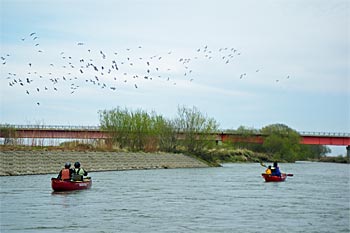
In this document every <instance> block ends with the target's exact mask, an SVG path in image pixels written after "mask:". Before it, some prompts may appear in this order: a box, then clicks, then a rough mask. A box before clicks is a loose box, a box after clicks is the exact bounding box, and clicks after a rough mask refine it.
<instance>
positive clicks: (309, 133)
mask: <svg viewBox="0 0 350 233" xmlns="http://www.w3.org/2000/svg"><path fill="white" fill-rule="evenodd" d="M1 128H13V129H35V130H40V129H43V130H79V131H80V130H81V131H83V130H100V126H93V125H40V124H39V125H12V124H0V129H1ZM223 133H226V132H225V131H223ZM298 133H299V134H300V135H301V136H324V137H327V136H332V137H350V133H342V132H312V131H299V132H298ZM218 134H219V133H218ZM227 134H235V132H234V131H232V132H227ZM237 134H239V133H237ZM258 134H259V133H258Z"/></svg>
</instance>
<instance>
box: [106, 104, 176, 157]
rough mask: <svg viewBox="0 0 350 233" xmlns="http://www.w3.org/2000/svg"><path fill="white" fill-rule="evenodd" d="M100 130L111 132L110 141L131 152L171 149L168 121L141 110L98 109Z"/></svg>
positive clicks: (169, 123)
mask: <svg viewBox="0 0 350 233" xmlns="http://www.w3.org/2000/svg"><path fill="white" fill-rule="evenodd" d="M99 114H100V125H101V129H103V130H106V131H108V132H110V133H111V135H112V143H113V144H115V145H117V146H119V147H120V148H128V149H130V150H132V151H141V150H143V151H156V150H158V149H161V150H170V149H171V148H174V147H175V146H174V143H175V141H174V138H175V137H174V129H173V127H172V125H171V122H170V121H168V120H166V119H165V118H163V117H162V116H159V115H157V114H156V113H155V112H152V113H148V112H146V111H143V110H140V109H138V110H136V111H129V110H127V109H126V108H125V109H121V108H120V107H118V108H115V109H112V110H109V111H107V110H104V111H100V112H99Z"/></svg>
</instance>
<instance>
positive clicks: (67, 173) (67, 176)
mask: <svg viewBox="0 0 350 233" xmlns="http://www.w3.org/2000/svg"><path fill="white" fill-rule="evenodd" d="M70 166H71V164H70V162H66V163H65V164H64V168H63V169H62V170H61V171H60V173H59V174H58V176H57V179H61V180H66V181H67V180H71V178H72V174H73V173H74V170H73V169H71V168H70Z"/></svg>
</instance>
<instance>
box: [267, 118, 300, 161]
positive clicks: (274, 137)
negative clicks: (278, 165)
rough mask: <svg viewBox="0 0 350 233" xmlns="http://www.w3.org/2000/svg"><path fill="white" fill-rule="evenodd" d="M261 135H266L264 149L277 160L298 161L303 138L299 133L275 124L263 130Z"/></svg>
mask: <svg viewBox="0 0 350 233" xmlns="http://www.w3.org/2000/svg"><path fill="white" fill-rule="evenodd" d="M261 133H262V134H263V135H266V137H265V139H264V143H263V148H264V149H265V150H266V152H267V153H271V154H273V155H274V158H275V159H276V160H286V161H290V162H293V161H295V160H297V159H298V154H299V153H300V149H301V148H300V139H301V138H300V135H299V134H298V132H297V131H295V130H293V129H291V128H289V127H288V126H286V125H284V124H273V125H268V126H266V127H264V128H262V129H261Z"/></svg>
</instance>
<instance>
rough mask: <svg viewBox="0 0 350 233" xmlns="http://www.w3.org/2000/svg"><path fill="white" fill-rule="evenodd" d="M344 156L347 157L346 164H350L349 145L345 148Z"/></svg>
mask: <svg viewBox="0 0 350 233" xmlns="http://www.w3.org/2000/svg"><path fill="white" fill-rule="evenodd" d="M346 156H347V157H348V163H350V145H348V146H347V147H346Z"/></svg>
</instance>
